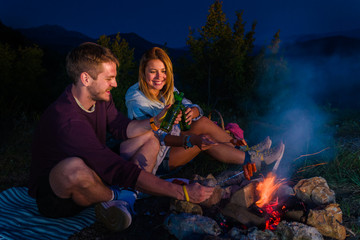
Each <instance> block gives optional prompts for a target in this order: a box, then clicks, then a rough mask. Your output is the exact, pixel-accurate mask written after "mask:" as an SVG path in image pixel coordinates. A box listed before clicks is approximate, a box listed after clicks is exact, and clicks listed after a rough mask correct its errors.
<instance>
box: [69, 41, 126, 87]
mask: <svg viewBox="0 0 360 240" xmlns="http://www.w3.org/2000/svg"><path fill="white" fill-rule="evenodd" d="M107 62H114V63H115V64H116V66H117V67H118V66H119V61H118V60H117V58H116V57H115V55H114V54H113V53H112V52H111V51H110V49H108V48H106V47H103V46H101V45H99V44H96V43H92V42H85V43H82V44H80V45H79V46H78V47H76V48H74V49H73V50H72V51H71V52H69V54H68V55H67V57H66V71H67V73H68V75H69V77H70V78H71V79H72V80H73V81H74V83H75V84H76V83H77V82H78V80H79V78H80V75H81V73H83V72H86V73H88V74H89V75H90V76H91V77H92V78H93V79H97V76H98V75H99V73H100V72H101V71H102V68H101V64H102V63H107Z"/></svg>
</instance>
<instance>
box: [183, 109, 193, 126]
mask: <svg viewBox="0 0 360 240" xmlns="http://www.w3.org/2000/svg"><path fill="white" fill-rule="evenodd" d="M185 116H186V117H185V122H187V124H189V125H191V123H192V119H193V118H194V112H193V110H192V109H191V108H189V107H188V108H187V109H186V111H185Z"/></svg>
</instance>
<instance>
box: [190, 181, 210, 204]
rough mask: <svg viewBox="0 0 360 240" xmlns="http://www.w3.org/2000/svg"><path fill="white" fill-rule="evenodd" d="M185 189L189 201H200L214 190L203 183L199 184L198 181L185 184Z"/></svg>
mask: <svg viewBox="0 0 360 240" xmlns="http://www.w3.org/2000/svg"><path fill="white" fill-rule="evenodd" d="M186 190H187V192H188V195H189V199H190V202H192V203H201V202H203V201H205V200H206V199H208V198H209V197H210V196H211V194H212V193H213V191H214V188H213V187H205V186H203V185H200V184H199V183H192V184H189V185H186ZM184 200H185V198H184Z"/></svg>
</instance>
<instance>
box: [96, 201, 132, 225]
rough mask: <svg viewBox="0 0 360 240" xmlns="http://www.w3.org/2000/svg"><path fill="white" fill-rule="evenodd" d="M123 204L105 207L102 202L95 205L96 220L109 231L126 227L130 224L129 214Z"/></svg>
mask: <svg viewBox="0 0 360 240" xmlns="http://www.w3.org/2000/svg"><path fill="white" fill-rule="evenodd" d="M123 208H125V207H124V206H111V207H109V208H105V207H104V205H103V203H99V204H97V205H96V206H95V214H96V218H97V220H99V221H100V222H102V223H103V224H104V225H105V227H106V228H107V229H109V230H111V231H114V232H118V231H122V230H124V229H126V228H128V227H129V226H130V224H131V220H132V217H131V214H130V213H129V211H128V210H127V209H123Z"/></svg>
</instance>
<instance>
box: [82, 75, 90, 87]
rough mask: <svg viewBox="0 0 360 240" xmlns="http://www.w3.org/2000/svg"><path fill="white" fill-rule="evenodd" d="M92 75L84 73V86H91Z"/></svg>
mask: <svg viewBox="0 0 360 240" xmlns="http://www.w3.org/2000/svg"><path fill="white" fill-rule="evenodd" d="M90 78H91V77H90V75H89V74H88V73H87V72H82V73H81V74H80V80H81V82H82V84H83V85H84V86H89V85H90Z"/></svg>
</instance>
